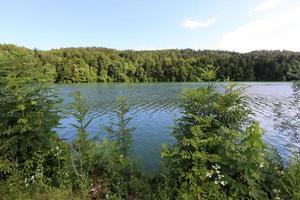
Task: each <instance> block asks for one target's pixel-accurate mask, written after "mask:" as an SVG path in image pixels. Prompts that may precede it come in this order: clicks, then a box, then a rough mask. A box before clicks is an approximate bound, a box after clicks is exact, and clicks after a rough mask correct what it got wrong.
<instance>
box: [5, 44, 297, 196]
mask: <svg viewBox="0 0 300 200" xmlns="http://www.w3.org/2000/svg"><path fill="white" fill-rule="evenodd" d="M3 48H4V49H5V48H8V49H10V50H11V51H10V50H4V51H3ZM0 49H2V50H1V51H0V52H1V54H0V130H1V131H0V199H5V200H6V199H8V200H9V199H12V200H15V199H22V200H23V199H74V200H75V199H111V200H121V199H126V200H132V199H139V200H140V199H141V200H143V199H154V200H157V199H158V200H159V199H161V200H166V199H170V200H174V199H183V200H190V199H196V200H197V199H199V200H201V199H209V200H210V199H212V200H214V199H216V200H218V199H229V200H233V199H241V200H242V199H255V200H264V199H272V200H273V199H274V200H275V199H276V200H279V199H284V200H290V199H295V200H297V199H300V153H299V146H297V145H296V146H291V149H293V156H292V157H291V159H290V161H289V162H288V163H287V164H285V165H284V164H283V162H282V158H281V157H280V155H279V154H278V153H277V151H276V149H273V148H268V146H267V145H266V144H265V143H264V142H263V140H262V135H263V133H264V130H263V129H262V128H261V127H260V125H259V123H258V122H256V121H254V120H253V119H252V118H251V117H250V116H251V109H250V108H249V106H248V105H247V103H246V101H245V98H246V97H245V95H244V90H243V88H241V87H237V86H238V85H237V84H226V85H224V86H223V89H224V92H222V93H221V92H219V91H218V90H216V83H215V82H214V81H215V80H217V79H219V78H220V77H219V73H220V72H219V71H220V70H222V67H220V66H219V67H218V68H217V69H216V68H215V67H213V64H214V63H207V64H205V65H204V64H203V65H199V66H197V68H199V74H198V78H199V80H201V81H206V82H208V84H207V85H206V86H205V87H201V88H198V89H190V90H184V91H183V92H182V94H181V96H182V97H181V108H182V117H181V118H180V119H178V120H177V121H176V125H175V128H174V130H173V133H172V134H173V135H174V137H175V138H176V142H175V144H173V145H163V149H162V151H161V166H160V169H159V171H158V172H157V173H156V174H154V175H152V176H145V175H144V174H143V173H142V171H141V170H140V169H139V167H138V163H137V161H135V160H134V159H133V158H132V157H131V144H132V142H133V141H132V140H133V139H132V135H133V134H134V127H130V126H129V125H128V124H129V122H130V120H131V117H130V115H129V114H128V111H129V109H130V108H129V107H128V106H127V103H126V99H124V98H122V97H121V98H119V99H118V106H117V108H116V110H114V115H115V116H117V118H116V121H113V122H112V123H111V124H108V125H107V127H106V128H105V130H106V131H107V132H108V133H109V135H110V137H108V138H97V137H94V138H90V137H89V132H88V131H87V128H88V127H89V124H90V123H91V122H92V121H93V120H94V119H93V118H91V117H90V115H89V114H90V111H91V108H90V105H88V103H87V102H86V100H85V98H84V97H83V96H81V94H80V93H78V92H75V93H73V94H72V98H73V101H72V102H71V103H69V104H68V105H67V106H66V109H65V110H66V111H62V110H60V109H59V106H58V105H60V104H61V103H62V100H61V99H59V98H58V97H57V95H56V94H55V92H54V91H53V90H51V87H48V84H49V83H50V82H51V80H52V81H53V80H54V79H53V77H57V76H53V75H54V74H55V73H54V71H51V70H50V71H49V69H50V68H51V67H50V66H49V64H48V63H47V62H44V63H40V61H41V60H39V59H37V57H38V54H36V53H37V52H38V53H43V52H42V51H31V50H28V49H23V48H18V47H15V46H5V45H4V46H3V45H2V46H1V48H0ZM54 51H55V50H54ZM58 51H60V50H58ZM62 51H64V50H62ZM12 52H13V53H12ZM162 52H163V51H160V53H162ZM167 52H168V51H167ZM194 53H195V52H194ZM283 53H287V54H293V53H291V52H283ZM280 54H281V53H280ZM295 54H296V53H295ZM268 55H269V54H268ZM48 59H49V58H47V60H48ZM76 66H77V65H76ZM61 67H62V66H61ZM299 67H300V66H299V65H297V66H296V65H291V66H289V68H288V69H287V74H286V75H289V74H290V76H291V77H293V78H297V77H298V78H299V77H300V70H299ZM75 71H76V70H75ZM114 73H117V72H115V71H114ZM180 73H181V72H180ZM84 75H86V74H84ZM80 77H81V76H80ZM83 77H85V76H83ZM81 78H82V77H81ZM291 79H292V78H291ZM80 80H82V79H80ZM293 90H294V93H293V98H292V100H291V102H292V105H294V106H295V108H293V109H294V111H295V112H293V113H289V112H288V110H286V108H285V107H284V104H282V103H281V104H278V105H276V113H277V116H276V119H277V120H276V127H277V128H278V130H280V131H281V133H282V134H287V135H288V136H290V137H291V138H292V139H293V140H294V141H296V142H297V144H300V139H299V138H300V137H299V130H300V128H299V121H300V117H299V116H300V108H299V107H300V106H299V105H300V92H299V91H300V84H299V83H298V82H294V84H293ZM61 114H67V115H70V116H73V117H74V118H75V119H76V120H75V122H73V124H72V126H73V127H75V129H76V131H75V132H74V133H73V134H74V135H76V137H75V139H74V140H73V141H72V142H71V143H66V142H65V141H63V140H61V139H60V138H59V137H58V135H57V133H56V132H55V131H54V128H55V127H57V126H59V120H60V116H61ZM100 117H101V116H100Z"/></svg>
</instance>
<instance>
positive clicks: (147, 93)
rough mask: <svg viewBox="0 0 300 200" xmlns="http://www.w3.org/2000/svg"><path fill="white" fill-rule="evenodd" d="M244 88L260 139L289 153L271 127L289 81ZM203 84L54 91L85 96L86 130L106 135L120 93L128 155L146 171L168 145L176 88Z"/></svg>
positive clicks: (68, 130)
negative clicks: (129, 139)
mask: <svg viewBox="0 0 300 200" xmlns="http://www.w3.org/2000/svg"><path fill="white" fill-rule="evenodd" d="M241 84H242V85H244V86H248V87H247V90H246V95H247V96H248V99H249V100H248V101H249V104H250V105H251V107H252V109H253V111H254V114H255V119H256V120H258V121H259V122H260V123H261V125H262V127H263V128H264V129H265V131H266V133H265V135H264V140H265V141H266V142H267V143H268V144H270V145H274V146H276V148H278V150H279V152H280V153H281V154H283V155H288V151H287V148H286V147H285V144H286V143H288V142H289V141H288V138H287V137H285V136H284V135H282V134H279V133H278V132H276V131H275V130H273V107H272V106H273V103H274V102H277V101H280V100H283V99H285V98H288V97H289V96H290V95H291V94H292V88H291V83H241ZM203 85H204V83H107V84H105V83H102V84H62V85H57V86H56V87H57V90H58V93H59V95H60V97H62V98H63V99H64V102H65V103H68V102H69V101H70V100H71V99H70V97H69V94H70V93H72V92H74V91H76V90H79V91H80V92H81V94H82V95H83V96H84V97H86V98H88V102H89V104H90V105H91V106H92V107H93V108H94V110H95V112H94V113H97V117H96V118H95V120H94V121H93V123H91V125H90V126H89V128H88V131H89V132H90V133H91V134H100V135H101V136H106V133H105V132H104V130H103V127H105V126H107V125H108V124H109V122H110V121H111V120H112V117H113V114H112V111H113V110H114V109H115V108H116V99H117V97H119V96H125V97H126V99H127V101H128V104H129V106H130V113H129V114H130V115H131V116H132V117H133V120H132V121H131V124H130V125H131V126H133V127H135V128H136V130H135V133H134V144H133V153H134V155H136V156H137V158H139V159H140V160H141V161H142V164H143V166H144V168H145V169H146V170H147V171H152V170H155V169H157V167H158V166H159V151H160V147H161V144H162V143H172V142H174V138H173V137H172V135H171V132H172V127H173V126H174V120H176V119H178V118H179V117H180V109H179V108H178V105H179V100H180V92H181V91H182V90H183V89H184V88H197V87H201V86H203ZM73 120H74V119H71V118H68V117H65V118H64V119H63V120H62V121H61V123H62V128H59V129H58V132H59V134H60V136H61V137H63V138H66V139H69V140H71V139H72V138H73V137H74V135H72V134H73V133H74V131H73V130H74V128H73V127H72V126H71V125H70V123H71V122H72V121H73Z"/></svg>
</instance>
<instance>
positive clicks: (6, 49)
mask: <svg viewBox="0 0 300 200" xmlns="http://www.w3.org/2000/svg"><path fill="white" fill-rule="evenodd" d="M22 51H23V52H27V53H28V55H29V56H30V57H31V58H32V60H33V62H34V63H35V65H36V66H37V67H39V68H40V69H43V70H44V72H45V73H47V74H48V75H49V77H50V78H51V80H52V81H54V82H56V83H79V82H154V81H199V80H200V74H201V69H202V68H203V67H204V66H207V65H213V66H216V67H218V72H217V79H218V80H225V79H227V78H230V79H231V80H233V81H285V80H291V79H292V77H291V76H288V73H289V69H291V68H293V67H294V66H299V65H300V53H299V52H291V51H253V52H250V53H236V52H227V51H211V50H204V51H196V50H192V49H183V50H178V49H170V50H154V51H133V50H123V51H120V50H114V49H107V48H96V47H89V48H62V49H53V50H48V51H41V50H37V49H35V50H31V49H27V48H23V47H17V46H15V45H0V57H2V58H3V57H14V56H16V54H18V52H22Z"/></svg>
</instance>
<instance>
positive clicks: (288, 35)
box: [219, 0, 300, 52]
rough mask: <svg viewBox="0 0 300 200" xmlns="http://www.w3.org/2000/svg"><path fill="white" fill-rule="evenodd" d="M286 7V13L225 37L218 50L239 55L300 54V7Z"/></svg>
mask: <svg viewBox="0 0 300 200" xmlns="http://www.w3.org/2000/svg"><path fill="white" fill-rule="evenodd" d="M296 1H297V0H295V2H296ZM286 2H287V1H286ZM290 2H291V1H290ZM285 6H286V7H285V9H282V10H281V9H280V10H277V11H276V12H271V13H270V12H269V13H267V14H266V15H264V16H260V17H259V18H257V19H256V20H254V21H252V22H249V23H246V24H244V25H242V26H240V27H238V28H237V29H236V30H233V31H231V32H227V33H225V34H224V35H223V38H222V41H221V43H220V44H219V48H220V49H224V50H232V51H240V52H249V51H253V50H262V49H267V50H274V49H280V50H293V51H300V37H299V35H300V20H299V19H300V4H297V3H296V4H294V3H291V4H286V5H285Z"/></svg>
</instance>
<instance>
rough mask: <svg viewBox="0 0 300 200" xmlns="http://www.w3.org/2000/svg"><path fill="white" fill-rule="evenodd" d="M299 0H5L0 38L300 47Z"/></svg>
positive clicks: (37, 43)
mask: <svg viewBox="0 0 300 200" xmlns="http://www.w3.org/2000/svg"><path fill="white" fill-rule="evenodd" d="M299 19H300V1H299V0H209V1H208V0H206V1H204V0H85V1H83V0H5V1H4V0H0V43H12V44H17V45H20V46H26V47H29V48H38V49H51V48H60V47H79V46H83V47H86V46H99V47H108V48H116V49H165V48H193V49H223V50H233V51H240V52H247V51H251V50H256V49H257V50H259V49H288V50H294V51H300V37H299V35H300V20H299Z"/></svg>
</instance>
